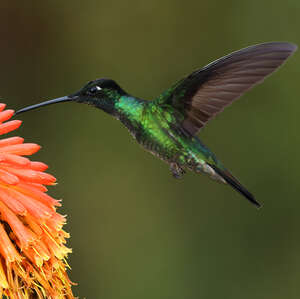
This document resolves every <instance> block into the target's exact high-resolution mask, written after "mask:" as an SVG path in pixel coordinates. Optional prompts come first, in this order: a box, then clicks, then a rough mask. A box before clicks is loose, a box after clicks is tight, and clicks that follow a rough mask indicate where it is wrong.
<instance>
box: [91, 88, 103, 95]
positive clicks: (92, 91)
mask: <svg viewBox="0 0 300 299" xmlns="http://www.w3.org/2000/svg"><path fill="white" fill-rule="evenodd" d="M101 89H102V88H101V87H99V86H93V87H92V88H91V89H90V90H89V92H90V93H91V94H94V93H96V92H98V91H99V90H101Z"/></svg>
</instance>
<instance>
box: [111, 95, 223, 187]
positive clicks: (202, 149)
mask: <svg viewBox="0 0 300 299" xmlns="http://www.w3.org/2000/svg"><path fill="white" fill-rule="evenodd" d="M159 100H161V99H159ZM115 108H116V111H115V117H116V118H118V119H119V120H120V121H121V122H122V123H123V124H124V125H125V126H126V127H127V128H128V130H129V132H130V133H131V135H132V136H133V137H134V138H135V139H136V140H137V142H138V143H139V144H140V145H141V146H142V147H143V148H144V149H145V150H147V151H149V152H150V153H152V154H153V155H155V156H157V157H158V158H160V159H161V160H163V161H165V162H167V163H168V164H170V169H171V171H172V174H173V176H174V177H176V178H179V177H181V176H182V174H183V173H184V169H189V170H192V171H195V172H201V171H202V172H204V173H207V174H209V175H210V176H211V177H212V178H214V179H217V180H219V181H221V182H225V181H224V179H223V178H222V177H221V176H219V175H218V174H216V172H215V171H214V170H213V169H212V168H211V166H209V164H212V165H216V166H218V167H220V168H223V166H222V164H221V163H220V162H219V161H218V160H217V159H216V157H215V156H214V154H213V153H212V152H211V151H210V150H209V149H208V148H207V147H206V146H205V145H204V144H203V143H202V142H201V141H200V140H199V138H197V136H192V135H190V134H188V133H187V132H185V131H184V130H183V129H182V128H181V127H180V126H178V119H177V118H176V115H174V111H173V109H172V107H168V108H167V107H160V105H158V104H157V101H144V100H141V99H137V98H135V97H132V96H126V95H125V96H120V98H119V100H118V101H117V103H116V104H115ZM208 163H209V164H208Z"/></svg>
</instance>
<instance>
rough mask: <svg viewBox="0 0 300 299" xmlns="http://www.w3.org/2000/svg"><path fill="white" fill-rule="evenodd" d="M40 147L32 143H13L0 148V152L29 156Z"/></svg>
mask: <svg viewBox="0 0 300 299" xmlns="http://www.w3.org/2000/svg"><path fill="white" fill-rule="evenodd" d="M40 148H41V147H40V146H39V145H37V144H34V143H24V144H13V145H8V146H4V147H2V148H0V153H2V152H6V153H8V154H15V155H20V156H30V155H32V154H34V153H36V152H37V151H38V150H39V149H40Z"/></svg>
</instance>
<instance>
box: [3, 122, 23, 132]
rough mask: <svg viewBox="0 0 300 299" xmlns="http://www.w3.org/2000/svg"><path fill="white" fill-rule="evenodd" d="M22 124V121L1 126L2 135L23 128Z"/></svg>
mask: <svg viewBox="0 0 300 299" xmlns="http://www.w3.org/2000/svg"><path fill="white" fill-rule="evenodd" d="M21 124H22V122H21V121H20V120H11V121H9V122H7V123H4V124H1V125H0V135H3V134H6V133H8V132H11V131H14V130H16V129H18V128H19V127H20V126H21Z"/></svg>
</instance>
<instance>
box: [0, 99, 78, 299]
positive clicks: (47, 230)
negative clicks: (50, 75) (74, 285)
mask: <svg viewBox="0 0 300 299" xmlns="http://www.w3.org/2000/svg"><path fill="white" fill-rule="evenodd" d="M4 108H5V104H0V135H3V134H5V133H8V132H10V131H13V130H16V129H17V128H19V126H20V125H21V121H19V120H11V121H9V122H6V123H3V122H5V121H7V120H8V119H10V118H11V117H12V116H13V114H14V111H13V110H4ZM23 142H24V139H23V138H21V137H10V138H6V139H2V140H0V298H2V297H3V296H4V295H5V296H7V297H9V298H12V299H14V298H16V299H21V298H22V299H23V298H52V299H58V298H74V296H73V294H72V290H71V282H70V280H69V278H68V275H67V273H66V268H67V267H68V264H67V262H66V257H67V255H68V253H70V252H71V250H70V249H68V248H67V247H66V246H65V245H64V244H65V243H66V240H65V239H66V238H68V237H69V234H68V233H66V232H65V231H63V230H62V227H63V225H64V224H65V222H66V220H65V217H64V216H62V215H60V214H58V213H57V212H56V207H58V206H60V205H61V204H60V203H59V201H58V200H56V199H54V198H52V197H51V196H49V195H47V194H46V191H47V188H46V187H45V186H44V185H54V184H55V181H56V179H55V177H53V176H52V175H50V174H48V173H45V172H44V171H45V170H46V169H47V168H48V166H47V165H46V164H44V163H41V162H31V161H30V160H29V159H28V158H26V157H24V156H27V155H32V154H34V153H35V152H37V151H38V150H39V149H40V146H38V145H37V144H34V143H23Z"/></svg>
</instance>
